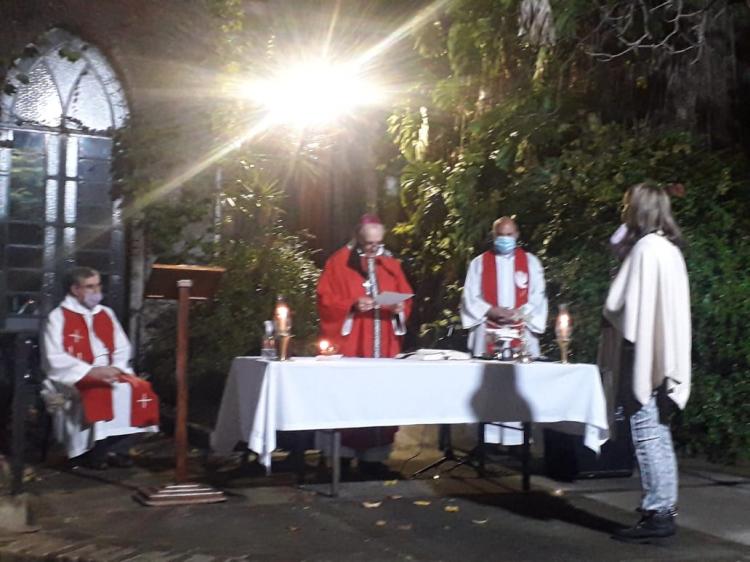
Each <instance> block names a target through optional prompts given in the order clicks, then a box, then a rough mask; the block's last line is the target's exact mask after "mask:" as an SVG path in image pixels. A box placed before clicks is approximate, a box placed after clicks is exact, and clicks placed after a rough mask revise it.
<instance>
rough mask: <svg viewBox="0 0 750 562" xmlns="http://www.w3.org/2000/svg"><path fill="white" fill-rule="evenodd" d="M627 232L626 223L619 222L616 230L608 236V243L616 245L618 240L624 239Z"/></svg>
mask: <svg viewBox="0 0 750 562" xmlns="http://www.w3.org/2000/svg"><path fill="white" fill-rule="evenodd" d="M627 234H628V226H627V225H626V224H621V225H620V226H618V227H617V230H615V231H614V233H613V234H612V236H610V237H609V243H610V244H611V245H612V246H617V245H618V244H619V243H620V242H622V241H623V240H625V236H627Z"/></svg>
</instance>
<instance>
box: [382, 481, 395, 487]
mask: <svg viewBox="0 0 750 562" xmlns="http://www.w3.org/2000/svg"><path fill="white" fill-rule="evenodd" d="M396 484H398V480H383V486H395V485H396Z"/></svg>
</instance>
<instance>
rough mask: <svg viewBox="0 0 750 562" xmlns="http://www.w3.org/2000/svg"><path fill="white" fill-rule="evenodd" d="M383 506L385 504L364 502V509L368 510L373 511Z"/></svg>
mask: <svg viewBox="0 0 750 562" xmlns="http://www.w3.org/2000/svg"><path fill="white" fill-rule="evenodd" d="M381 505H383V502H362V507H364V508H367V509H373V508H375V507H380V506H381Z"/></svg>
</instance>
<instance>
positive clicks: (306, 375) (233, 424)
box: [211, 357, 609, 467]
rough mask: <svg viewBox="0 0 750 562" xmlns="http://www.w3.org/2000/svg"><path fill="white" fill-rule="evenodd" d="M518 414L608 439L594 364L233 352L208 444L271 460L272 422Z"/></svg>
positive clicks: (395, 421) (589, 439)
mask: <svg viewBox="0 0 750 562" xmlns="http://www.w3.org/2000/svg"><path fill="white" fill-rule="evenodd" d="M490 421H524V422H533V423H543V424H553V423H554V424H555V428H556V429H558V430H561V431H564V432H567V433H573V434H578V435H583V437H584V444H585V445H586V446H587V447H588V448H590V449H592V450H593V451H595V452H597V453H598V452H599V448H600V446H601V445H602V443H604V442H605V441H606V440H607V439H608V438H609V429H608V425H607V413H606V406H605V400H604V392H603V390H602V384H601V380H600V377H599V370H598V369H597V367H596V366H595V365H587V364H561V363H527V364H523V363H505V362H499V361H479V360H472V361H417V360H409V359H359V358H345V359H340V360H329V361H325V360H324V361H320V360H316V359H314V358H306V357H300V358H294V359H292V360H289V361H265V360H262V359H259V358H257V357H236V358H235V359H234V361H233V362H232V367H231V369H230V372H229V376H228V378H227V382H226V386H225V387H224V395H223V397H222V401H221V406H220V408H219V414H218V416H217V421H216V427H215V429H214V432H213V434H212V435H211V445H212V447H213V449H214V451H215V452H216V453H218V454H228V453H229V452H231V451H232V449H233V448H234V447H235V445H236V444H237V443H238V442H239V441H244V442H247V444H248V449H251V450H253V451H255V452H256V453H258V455H259V460H260V462H261V464H263V465H264V466H266V467H270V464H271V453H272V452H273V450H274V449H275V448H276V431H279V430H280V431H294V430H309V429H337V428H349V427H376V426H390V425H414V424H443V423H446V424H460V423H475V422H490Z"/></svg>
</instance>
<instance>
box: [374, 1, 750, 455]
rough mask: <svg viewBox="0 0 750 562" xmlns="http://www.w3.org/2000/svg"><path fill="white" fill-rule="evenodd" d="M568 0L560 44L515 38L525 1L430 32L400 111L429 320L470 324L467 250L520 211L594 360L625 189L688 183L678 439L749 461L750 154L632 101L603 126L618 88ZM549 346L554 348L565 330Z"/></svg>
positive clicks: (580, 354)
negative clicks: (684, 363) (610, 95)
mask: <svg viewBox="0 0 750 562" xmlns="http://www.w3.org/2000/svg"><path fill="white" fill-rule="evenodd" d="M554 6H555V21H556V23H558V24H559V28H558V31H559V32H560V41H559V42H558V44H556V45H555V46H554V47H534V46H532V45H529V44H528V43H526V42H525V40H524V39H523V38H518V37H517V33H516V32H517V29H516V30H513V31H512V28H513V27H514V26H515V25H516V24H517V16H516V14H517V12H516V9H517V7H518V6H517V3H515V2H510V3H500V2H494V3H492V2H483V1H481V0H463V1H461V2H456V3H454V4H451V8H450V9H449V10H448V13H447V14H446V15H445V17H444V18H443V19H441V21H440V25H439V26H435V27H434V28H430V29H426V30H425V31H424V32H421V33H420V34H419V36H418V37H417V38H416V48H417V49H418V52H419V53H420V54H421V55H422V56H423V58H424V65H425V68H426V69H427V70H426V71H425V72H423V73H422V74H421V75H420V77H419V82H418V83H417V84H415V86H414V87H413V89H412V90H413V92H415V93H414V95H413V96H412V97H410V98H409V99H408V100H407V101H405V103H404V104H403V105H402V106H401V107H399V108H396V110H395V111H394V113H393V115H392V116H391V119H390V120H389V131H390V133H391V134H392V136H393V140H394V142H395V143H396V144H397V145H398V146H399V150H400V152H401V155H402V157H403V159H404V160H405V161H406V162H407V163H406V165H405V167H404V169H403V171H402V175H401V187H402V190H401V197H402V208H403V215H404V216H405V220H404V221H403V222H402V223H401V224H400V225H399V226H398V227H397V228H396V230H395V233H396V234H397V236H398V240H399V242H400V244H401V245H402V250H401V255H402V256H404V257H405V258H406V265H407V268H408V270H409V273H410V274H411V276H412V279H413V280H414V286H415V288H416V290H417V293H418V294H417V298H416V299H415V304H416V305H417V308H416V310H415V313H414V319H415V322H416V323H417V324H418V326H419V328H420V330H419V331H420V333H421V334H422V335H424V336H429V337H430V338H431V337H432V336H433V335H434V334H436V333H438V334H439V333H440V332H441V330H443V329H444V328H445V327H446V326H447V325H449V324H451V323H455V322H456V320H457V319H456V311H457V310H458V303H459V297H460V288H461V284H462V283H463V278H464V276H465V271H466V265H467V264H468V261H469V260H470V259H471V257H473V256H475V255H477V254H478V253H479V252H480V251H482V250H483V249H485V247H486V244H487V242H488V234H489V229H490V225H491V223H492V221H493V220H494V219H495V218H497V217H498V216H500V215H514V214H515V215H517V216H518V220H519V223H520V227H521V237H522V241H523V242H524V245H525V246H526V248H527V249H529V250H531V251H532V252H534V253H536V254H537V255H538V256H539V257H540V258H541V259H542V262H543V263H544V265H545V269H546V277H547V282H548V296H549V298H550V301H551V308H550V310H551V313H552V314H553V315H554V313H555V312H556V305H557V304H558V303H561V302H566V303H568V304H569V306H570V309H571V311H572V314H573V318H574V322H575V331H574V341H573V345H572V348H573V353H574V359H575V360H577V361H582V362H594V361H595V359H596V348H597V343H598V334H599V328H600V323H601V307H602V303H603V301H604V298H605V296H606V292H607V288H608V285H609V280H610V276H611V274H613V273H614V272H615V271H616V268H617V265H618V264H617V263H616V261H615V260H614V258H613V257H612V256H611V255H610V252H609V250H608V247H607V240H608V238H609V236H610V234H611V233H612V232H613V231H614V229H615V228H616V227H617V225H618V223H619V205H620V201H621V198H622V195H623V193H624V192H625V190H626V189H627V187H628V186H630V185H632V184H633V183H636V182H639V181H643V180H645V179H653V180H654V181H657V182H660V183H662V184H664V183H669V182H675V181H679V182H681V183H683V184H684V185H685V186H686V187H687V195H686V196H685V197H684V198H682V199H678V200H676V201H675V202H674V206H675V212H676V216H677V218H678V221H679V222H680V224H681V225H682V227H683V228H684V230H685V233H686V237H687V240H688V247H687V250H686V253H685V255H686V260H687V263H688V268H689V272H690V278H691V287H692V291H691V294H692V312H693V360H694V371H693V373H694V383H693V393H694V395H693V397H692V399H691V401H690V402H689V404H688V408H687V410H686V411H685V412H684V413H683V414H682V415H681V416H680V417H679V431H678V432H677V436H678V439H679V441H680V444H681V446H682V447H683V448H684V449H685V450H686V451H688V452H699V453H702V454H706V455H708V456H709V457H711V458H713V459H716V460H724V461H730V462H731V461H734V460H737V459H739V458H748V456H750V409H749V408H747V404H748V403H750V392H749V389H750V342H749V341H748V339H747V338H746V337H744V336H743V329H744V327H745V326H747V325H748V324H750V298H748V295H749V294H750V283H748V281H747V274H746V272H747V271H748V266H750V243H748V242H747V240H746V233H747V232H748V231H750V223H749V221H750V192H748V189H747V184H748V178H749V177H750V175H749V173H748V172H749V171H750V165H749V164H748V162H747V161H746V160H745V159H743V158H742V157H740V156H738V155H737V153H736V152H733V151H723V152H722V151H717V150H711V149H709V148H708V147H706V146H705V145H704V143H703V142H702V140H701V139H700V138H697V137H691V136H690V135H689V134H688V133H685V132H680V131H674V130H670V129H668V128H666V127H657V126H654V125H653V124H651V123H649V121H648V120H642V119H636V118H635V116H634V115H632V114H628V113H626V112H623V111H620V112H619V116H620V118H621V119H622V121H620V122H619V123H615V122H611V123H603V122H602V119H601V117H600V115H603V114H607V115H616V114H618V111H617V103H618V100H617V99H606V98H605V97H604V96H598V97H597V93H598V92H599V91H603V89H602V86H603V85H604V86H606V80H607V79H608V77H609V76H608V74H607V72H606V71H601V70H600V71H598V72H597V73H592V72H590V61H589V60H588V59H586V57H584V56H583V55H582V53H581V50H580V46H581V40H580V39H578V38H579V37H582V36H584V34H585V33H587V30H590V29H591V26H592V25H594V24H595V21H594V20H592V19H591V15H592V14H591V5H590V3H586V2H566V3H565V7H563V6H562V3H561V2H557V3H555V4H554ZM488 30H490V31H488ZM501 31H502V32H501ZM611 72H613V73H616V72H617V69H612V70H611ZM633 80H637V76H635V74H634V75H633ZM634 87H636V85H635V84H634ZM420 106H422V107H423V108H424V109H422V115H421V116H420V114H419V113H417V112H415V111H414V107H420ZM425 116H427V119H426V120H425V118H424V117H425ZM426 121H427V123H428V131H426V129H425V122H426ZM425 137H427V138H425ZM419 143H422V145H423V146H421V147H420V149H419V150H417V149H416V148H417V146H418V144H419ZM425 343H427V344H429V343H430V341H429V339H428V340H427V341H426V342H425ZM543 349H544V350H545V351H546V352H547V353H548V354H551V355H553V354H555V353H556V346H554V343H553V342H552V335H551V334H547V336H546V339H545V340H544V341H543Z"/></svg>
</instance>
